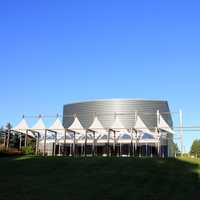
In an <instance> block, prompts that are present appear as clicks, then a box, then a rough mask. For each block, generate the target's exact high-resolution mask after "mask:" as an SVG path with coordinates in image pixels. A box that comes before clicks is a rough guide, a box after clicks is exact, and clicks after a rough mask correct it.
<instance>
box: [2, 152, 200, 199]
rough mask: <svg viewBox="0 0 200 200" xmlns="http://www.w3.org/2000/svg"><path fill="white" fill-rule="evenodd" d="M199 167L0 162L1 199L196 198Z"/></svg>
mask: <svg viewBox="0 0 200 200" xmlns="http://www.w3.org/2000/svg"><path fill="white" fill-rule="evenodd" d="M199 164H200V162H199V163H198V161H194V160H188V161H185V160H175V159H166V160H164V159H150V158H149V159H144V158H143V159H142V158H141V159H139V158H138V159H137V158H102V157H101V158H100V157H99V158H67V157H66V158H63V157H48V158H42V157H31V156H26V157H19V158H15V159H14V158H1V159H0V170H1V176H0V199H1V200H4V199H6V200H9V199H15V200H16V199H48V200H49V199H70V200H74V199H81V200H82V199H87V200H88V199H95V200H98V199H101V200H109V199H163V200H165V199H167V200H169V199H170V200H171V199H176V200H178V199H188V200H189V199H195V200H196V199H199V198H200V181H199V174H198V173H199V172H200V171H199V170H200V166H199Z"/></svg>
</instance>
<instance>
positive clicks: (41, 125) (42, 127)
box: [32, 117, 46, 130]
mask: <svg viewBox="0 0 200 200" xmlns="http://www.w3.org/2000/svg"><path fill="white" fill-rule="evenodd" d="M32 129H34V130H45V129H46V127H45V125H44V122H43V120H42V118H41V117H40V118H39V119H38V121H37V122H36V124H35V125H34V126H33V127H32Z"/></svg>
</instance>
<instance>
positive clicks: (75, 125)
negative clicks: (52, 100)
mask: <svg viewBox="0 0 200 200" xmlns="http://www.w3.org/2000/svg"><path fill="white" fill-rule="evenodd" d="M68 130H70V131H74V132H77V133H85V129H84V128H83V126H82V125H81V123H80V121H79V119H78V118H77V117H75V118H74V121H73V123H72V124H71V126H70V127H69V128H68Z"/></svg>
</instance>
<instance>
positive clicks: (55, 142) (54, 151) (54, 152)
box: [53, 132, 57, 156]
mask: <svg viewBox="0 0 200 200" xmlns="http://www.w3.org/2000/svg"><path fill="white" fill-rule="evenodd" d="M54 144H55V145H54V149H53V155H54V156H56V145H57V132H55V141H54Z"/></svg>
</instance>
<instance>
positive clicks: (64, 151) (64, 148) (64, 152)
mask: <svg viewBox="0 0 200 200" xmlns="http://www.w3.org/2000/svg"><path fill="white" fill-rule="evenodd" d="M66 132H67V131H66V129H65V132H64V147H63V155H64V156H65V155H66Z"/></svg>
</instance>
